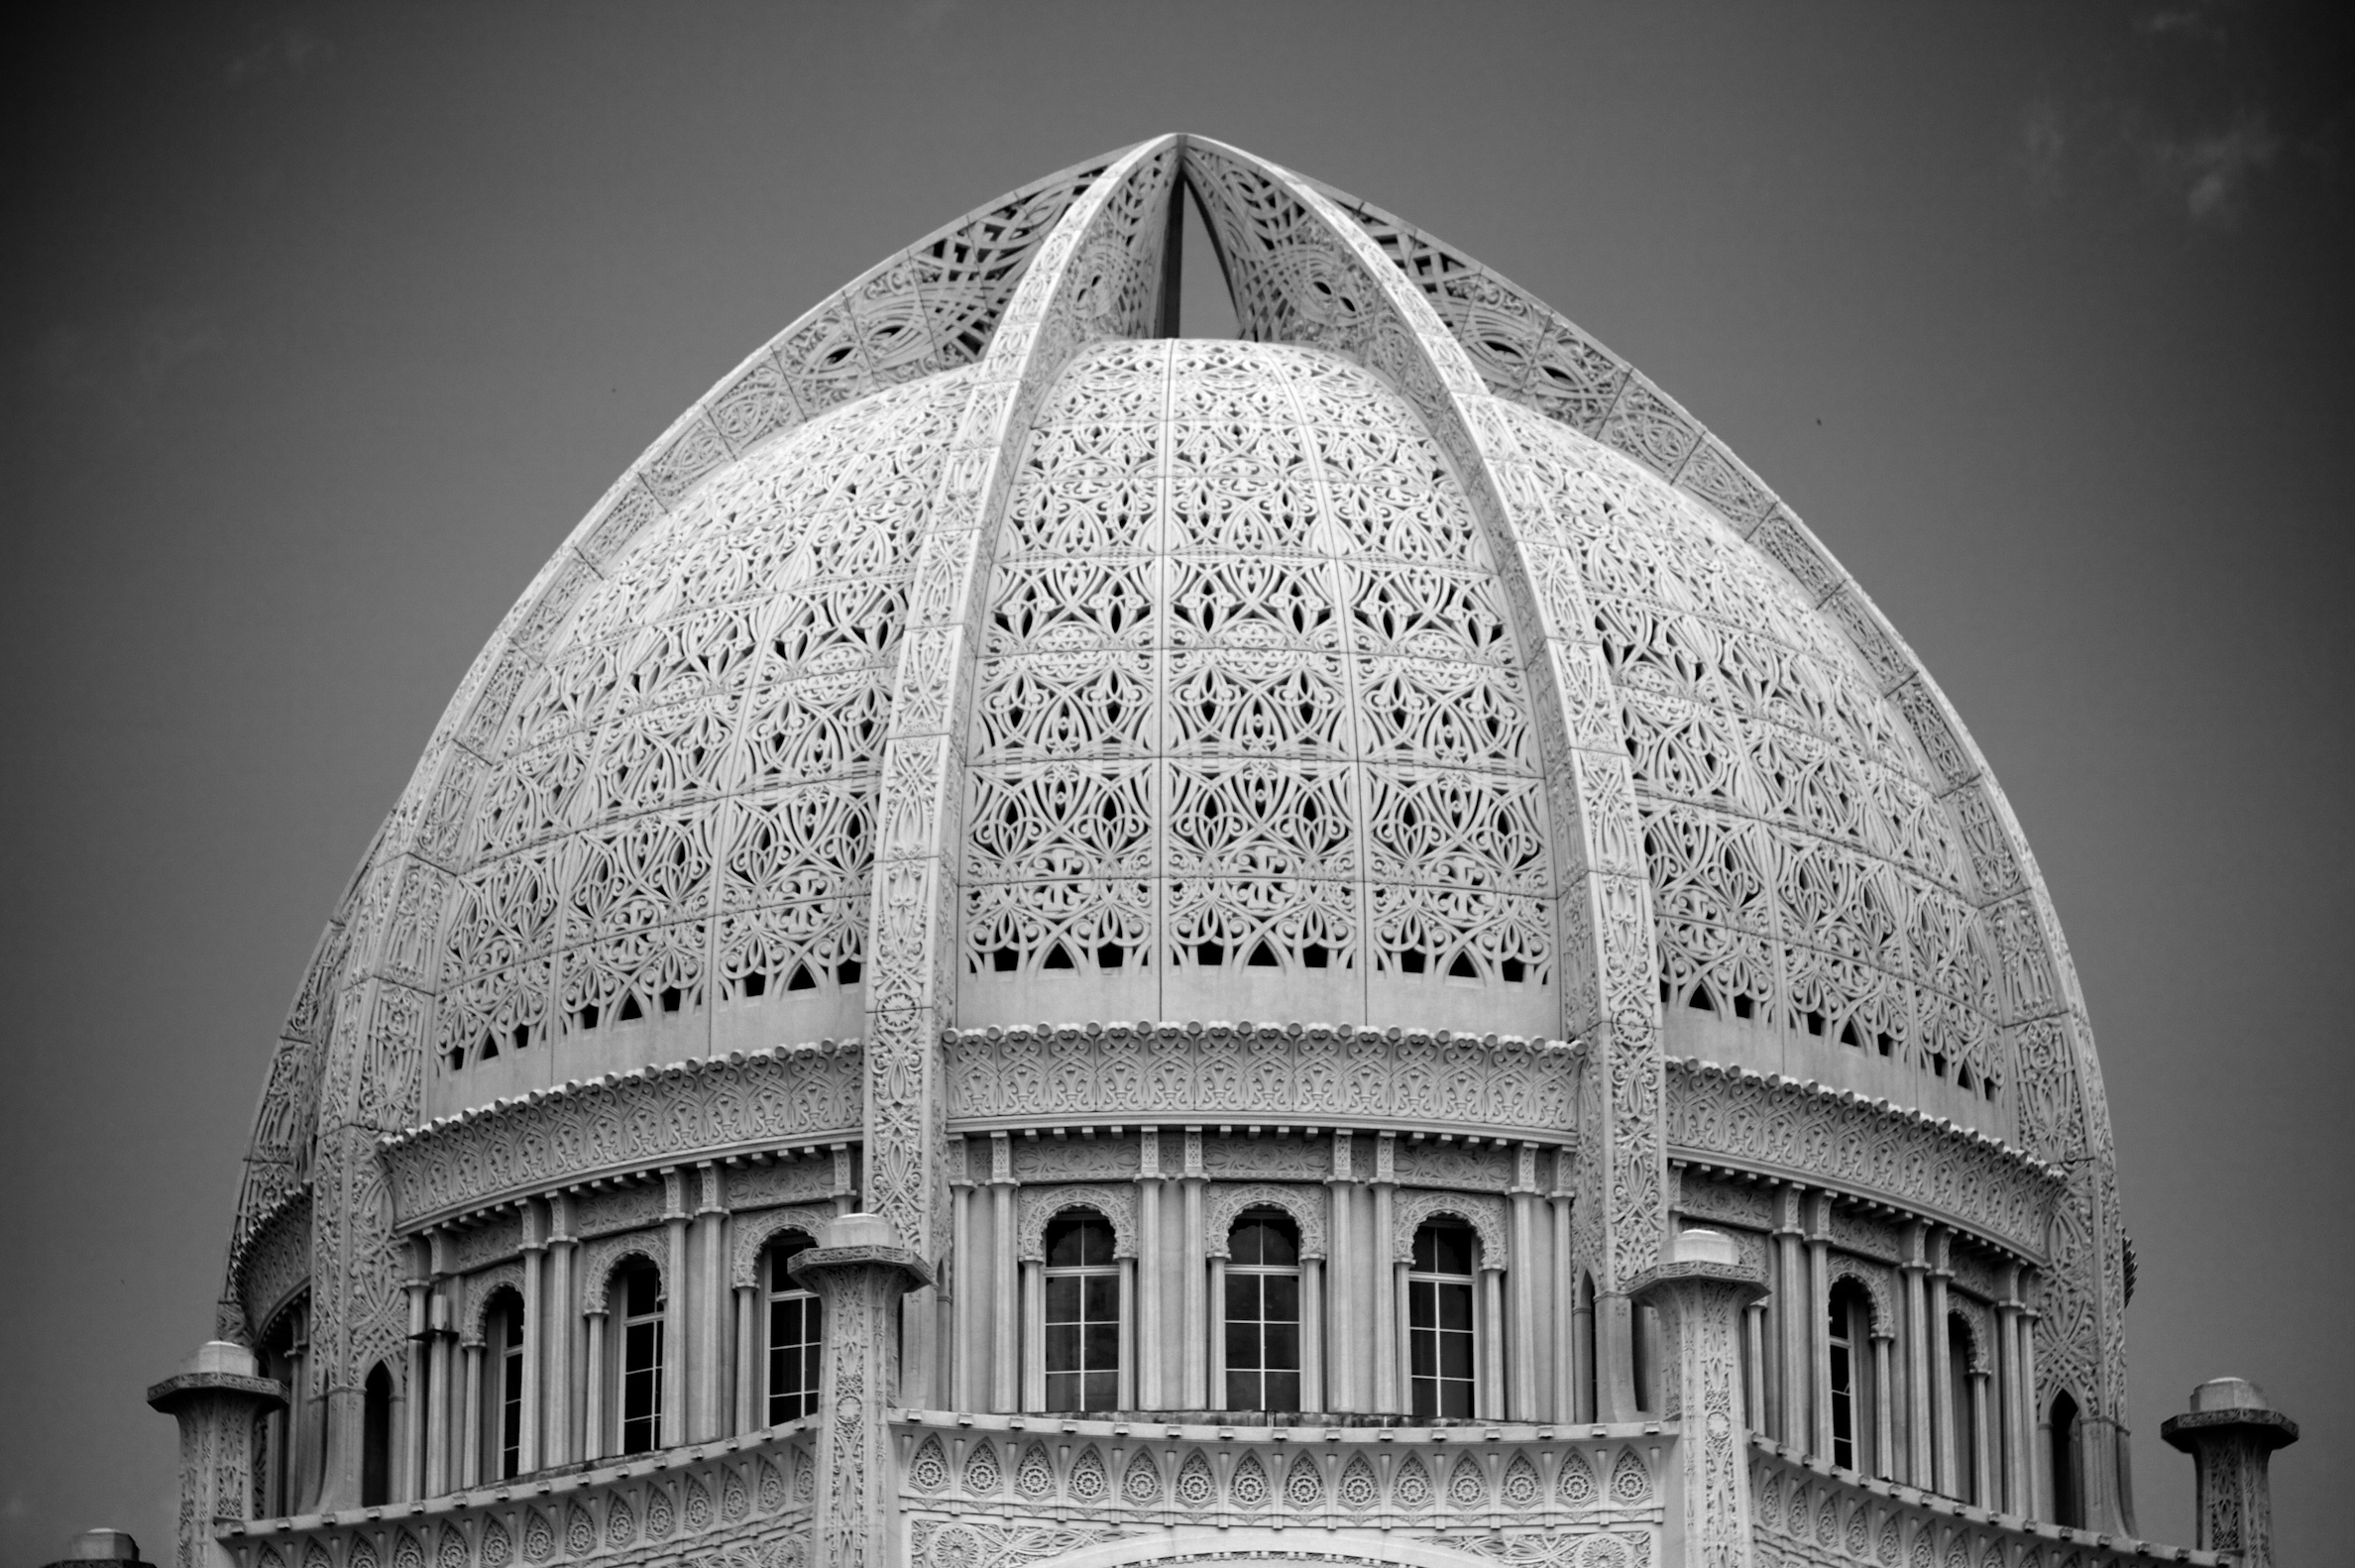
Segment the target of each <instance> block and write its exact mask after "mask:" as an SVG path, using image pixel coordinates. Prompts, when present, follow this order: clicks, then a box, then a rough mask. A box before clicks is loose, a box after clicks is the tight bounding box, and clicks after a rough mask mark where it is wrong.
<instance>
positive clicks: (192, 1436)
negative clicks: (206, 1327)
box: [107, 1339, 286, 1568]
mask: <svg viewBox="0 0 2355 1568" xmlns="http://www.w3.org/2000/svg"><path fill="white" fill-rule="evenodd" d="M147 1400H148V1403H149V1404H151V1405H153V1406H154V1407H155V1408H157V1409H159V1410H161V1411H163V1412H164V1413H165V1414H167V1415H169V1416H171V1417H173V1418H174V1419H176V1420H177V1421H178V1422H179V1432H180V1460H179V1494H180V1508H179V1518H180V1528H179V1539H178V1540H177V1542H176V1543H175V1544H174V1549H173V1554H172V1561H173V1565H174V1568H234V1559H233V1558H232V1557H231V1556H230V1555H229V1553H228V1552H227V1551H226V1550H225V1549H223V1547H222V1546H221V1544H220V1542H219V1540H218V1539H217V1538H216V1535H215V1531H216V1530H218V1529H219V1527H220V1526H222V1525H224V1524H236V1523H242V1522H243V1521H244V1520H245V1518H246V1517H247V1511H248V1509H250V1508H251V1507H252V1504H253V1434H254V1416H255V1415H256V1414H257V1413H259V1412H260V1411H263V1410H267V1409H269V1408H270V1407H271V1406H273V1405H277V1404H283V1403H285V1402H286V1386H285V1385H284V1384H282V1383H280V1382H277V1381H276V1380H274V1379H270V1378H264V1377H259V1376H256V1369H255V1366H254V1353H253V1352H252V1351H250V1350H248V1349H246V1348H245V1346H243V1345H233V1344H231V1343H230V1342H229V1341H227V1340H224V1339H213V1340H207V1341H205V1343H203V1344H201V1345H199V1346H197V1347H196V1349H195V1352H194V1353H193V1354H192V1355H190V1356H189V1357H188V1359H187V1360H186V1361H183V1362H181V1363H180V1370H179V1371H177V1372H175V1373H173V1374H172V1375H171V1376H170V1377H168V1378H166V1379H165V1380H164V1381H163V1382H162V1383H159V1384H155V1385H153V1386H152V1387H150V1388H149V1390H148V1391H147ZM107 1533H109V1534H116V1533H119V1532H117V1531H108V1532H107ZM123 1539H124V1540H126V1541H127V1540H129V1539H130V1537H129V1536H124V1537H123Z"/></svg>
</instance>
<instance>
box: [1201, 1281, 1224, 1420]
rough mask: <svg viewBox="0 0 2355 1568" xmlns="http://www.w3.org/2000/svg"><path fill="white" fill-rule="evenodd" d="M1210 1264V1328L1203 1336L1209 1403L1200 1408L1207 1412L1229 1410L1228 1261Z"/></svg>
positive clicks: (1204, 1386) (1206, 1388)
mask: <svg viewBox="0 0 2355 1568" xmlns="http://www.w3.org/2000/svg"><path fill="white" fill-rule="evenodd" d="M1209 1264H1210V1270H1209V1273H1210V1291H1209V1294H1210V1303H1209V1304H1210V1329H1209V1332H1208V1333H1207V1334H1206V1335H1205V1336H1204V1337H1203V1348H1204V1351H1205V1353H1206V1355H1207V1357H1208V1360H1209V1371H1208V1374H1207V1375H1206V1376H1205V1377H1204V1378H1203V1380H1202V1382H1203V1388H1204V1389H1205V1391H1206V1392H1207V1394H1208V1396H1209V1398H1208V1400H1206V1401H1205V1402H1204V1403H1203V1404H1201V1405H1200V1406H1199V1408H1201V1409H1205V1410H1223V1409H1225V1408H1226V1407H1227V1386H1226V1370H1227V1369H1226V1266H1227V1261H1226V1260H1225V1259H1224V1258H1212V1259H1210V1260H1209Z"/></svg>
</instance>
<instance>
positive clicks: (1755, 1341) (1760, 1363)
mask: <svg viewBox="0 0 2355 1568" xmlns="http://www.w3.org/2000/svg"><path fill="white" fill-rule="evenodd" d="M1741 1332H1742V1345H1743V1347H1744V1349H1746V1350H1747V1352H1748V1356H1747V1360H1746V1364H1745V1366H1746V1375H1745V1376H1744V1377H1743V1379H1742V1386H1741V1393H1742V1398H1743V1400H1744V1403H1743V1405H1742V1408H1743V1410H1744V1411H1745V1412H1746V1413H1747V1414H1748V1416H1749V1423H1750V1430H1751V1431H1753V1432H1758V1433H1763V1432H1764V1431H1765V1430H1766V1428H1765V1426H1764V1425H1763V1424H1762V1422H1763V1418H1764V1416H1765V1413H1766V1305H1765V1303H1764V1302H1762V1301H1752V1302H1751V1303H1750V1304H1749V1305H1747V1306H1745V1307H1743V1308H1742V1309H1741Z"/></svg>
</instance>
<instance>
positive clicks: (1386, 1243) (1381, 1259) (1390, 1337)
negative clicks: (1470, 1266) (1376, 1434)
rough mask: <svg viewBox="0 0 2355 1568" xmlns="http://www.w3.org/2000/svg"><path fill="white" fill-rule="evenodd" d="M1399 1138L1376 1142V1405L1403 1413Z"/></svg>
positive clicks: (1386, 1135)
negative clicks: (1396, 1204)
mask: <svg viewBox="0 0 2355 1568" xmlns="http://www.w3.org/2000/svg"><path fill="white" fill-rule="evenodd" d="M1398 1147H1399V1139H1398V1134H1396V1133H1383V1134H1381V1135H1380V1136H1379V1137H1378V1138H1377V1140H1376V1142H1375V1145H1374V1258H1373V1263H1374V1302H1373V1305H1374V1408H1375V1409H1376V1410H1377V1411H1382V1412H1389V1413H1394V1414H1398V1413H1403V1412H1404V1411H1405V1409H1406V1400H1405V1398H1404V1397H1405V1396H1406V1395H1407V1394H1409V1393H1410V1392H1411V1391H1409V1390H1407V1389H1406V1388H1405V1387H1404V1384H1403V1380H1402V1379H1401V1378H1400V1376H1399V1359H1400V1350H1399V1341H1400V1338H1401V1337H1402V1331H1403V1329H1404V1327H1405V1324H1404V1320H1403V1317H1402V1313H1403V1312H1404V1310H1405V1309H1404V1307H1402V1305H1401V1304H1400V1300H1399V1298H1400V1296H1401V1295H1402V1294H1403V1293H1404V1287H1403V1286H1402V1285H1401V1284H1400V1283H1399V1269H1400V1264H1401V1260H1399V1259H1395V1258H1393V1257H1392V1256H1391V1245H1392V1244H1391V1203H1392V1197H1393V1194H1394V1193H1395V1192H1396V1190H1397V1187H1398V1181H1397V1178H1396V1173H1397V1170H1398V1164H1397V1162H1398Z"/></svg>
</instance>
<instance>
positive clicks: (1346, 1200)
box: [1302, 1128, 1365, 1410]
mask: <svg viewBox="0 0 2355 1568" xmlns="http://www.w3.org/2000/svg"><path fill="white" fill-rule="evenodd" d="M1351 1142H1352V1140H1351V1138H1350V1135H1349V1134H1348V1133H1347V1132H1345V1131H1342V1130H1340V1129H1338V1128H1336V1129H1335V1130H1334V1132H1333V1170H1332V1174H1331V1175H1330V1176H1326V1177H1325V1192H1326V1199H1327V1207H1326V1211H1325V1230H1326V1232H1327V1234H1328V1236H1329V1237H1330V1240H1329V1241H1328V1242H1327V1243H1326V1246H1327V1247H1328V1249H1329V1250H1330V1252H1331V1255H1332V1256H1331V1266H1332V1267H1331V1273H1332V1288H1331V1289H1330V1290H1329V1291H1328V1292H1326V1293H1327V1299H1328V1301H1329V1303H1330V1305H1329V1308H1328V1310H1329V1312H1330V1315H1331V1318H1332V1330H1331V1332H1330V1333H1328V1334H1326V1336H1325V1346H1326V1351H1325V1353H1326V1355H1327V1356H1328V1357H1330V1358H1331V1362H1332V1370H1331V1371H1330V1372H1329V1373H1328V1374H1327V1375H1326V1377H1325V1397H1326V1400H1327V1407H1328V1408H1331V1409H1335V1410H1360V1409H1363V1408H1365V1406H1364V1404H1363V1403H1361V1402H1360V1396H1359V1394H1358V1377H1357V1357H1358V1332H1357V1330H1358V1321H1359V1317H1360V1315H1361V1314H1360V1311H1359V1307H1358V1281H1357V1270H1358V1265H1357V1232H1356V1220H1357V1212H1356V1210H1357V1205H1356V1202H1355V1201H1354V1196H1353V1192H1352V1180H1353V1173H1352V1171H1351V1169H1350V1156H1351V1147H1350V1146H1351ZM1302 1402H1305V1401H1304V1400H1303V1401H1302Z"/></svg>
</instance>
